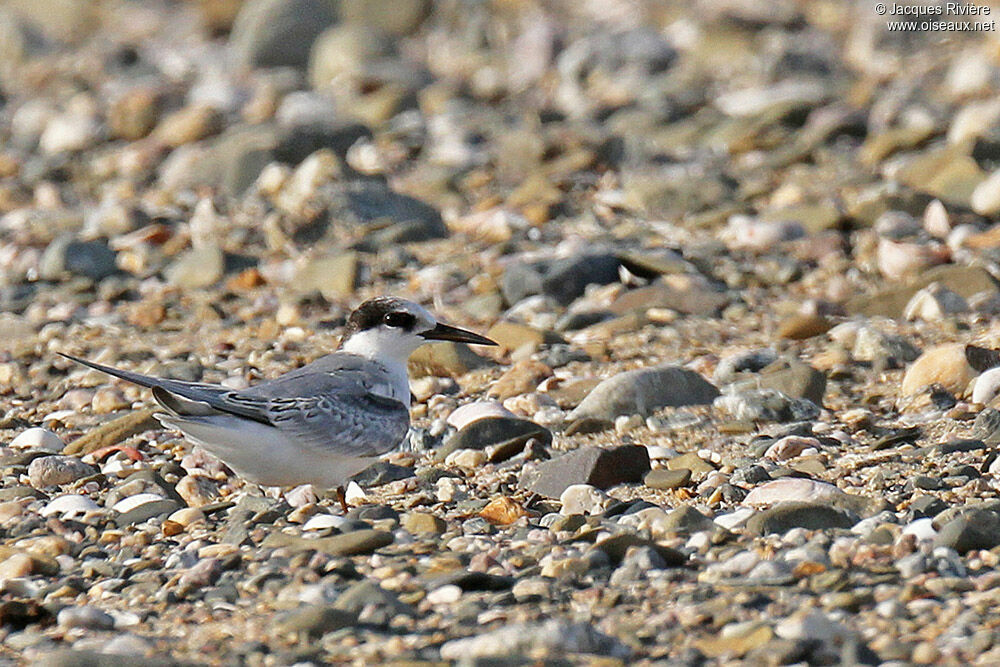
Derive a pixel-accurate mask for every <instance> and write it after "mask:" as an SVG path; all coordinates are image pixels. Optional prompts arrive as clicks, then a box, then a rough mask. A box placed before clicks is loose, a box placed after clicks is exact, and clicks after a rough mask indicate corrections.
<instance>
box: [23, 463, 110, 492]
mask: <svg viewBox="0 0 1000 667" xmlns="http://www.w3.org/2000/svg"><path fill="white" fill-rule="evenodd" d="M96 472H97V469H96V468H94V467H93V466H91V465H87V464H86V463H84V462H83V461H81V460H80V459H78V458H76V457H75V456H43V457H41V458H37V459H34V460H33V461H32V462H31V463H30V464H29V465H28V478H29V479H30V480H31V485H32V486H33V487H35V488H36V489H44V488H46V487H50V486H56V485H60V484H70V483H72V482H75V481H76V480H78V479H81V478H83V477H89V476H90V475H93V474H94V473H96Z"/></svg>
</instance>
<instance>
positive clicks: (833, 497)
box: [743, 477, 869, 514]
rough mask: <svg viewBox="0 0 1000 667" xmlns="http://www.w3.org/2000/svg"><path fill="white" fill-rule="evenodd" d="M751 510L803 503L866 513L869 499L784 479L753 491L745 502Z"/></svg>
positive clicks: (806, 481)
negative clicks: (779, 504)
mask: <svg viewBox="0 0 1000 667" xmlns="http://www.w3.org/2000/svg"><path fill="white" fill-rule="evenodd" d="M743 502H744V504H746V505H751V506H763V505H775V504H778V503H783V502H803V503H812V504H825V505H830V506H835V507H843V508H846V509H849V510H851V511H853V512H857V513H859V514H860V513H863V512H864V511H865V508H866V507H867V506H868V505H869V502H868V499H866V498H863V497H860V496H853V495H851V494H848V493H845V492H844V491H842V490H840V489H839V488H837V487H836V486H834V485H833V484H830V483H828V482H818V481H816V480H813V479H806V478H802V477H783V478H781V479H776V480H774V481H771V482H767V483H765V484H761V485H760V486H758V487H756V488H754V489H752V490H751V491H750V493H748V494H747V496H746V498H744V499H743Z"/></svg>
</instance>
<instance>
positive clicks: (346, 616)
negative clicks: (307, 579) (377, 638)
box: [277, 605, 358, 637]
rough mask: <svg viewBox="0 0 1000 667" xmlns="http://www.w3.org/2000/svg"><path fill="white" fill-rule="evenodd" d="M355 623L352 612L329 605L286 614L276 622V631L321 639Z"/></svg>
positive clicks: (354, 616) (309, 607)
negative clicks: (329, 633)
mask: <svg viewBox="0 0 1000 667" xmlns="http://www.w3.org/2000/svg"><path fill="white" fill-rule="evenodd" d="M357 622H358V617H357V614H354V613H352V612H349V611H344V610H343V609H337V608H336V607H333V606H331V605H310V606H307V607H302V608H300V609H296V610H295V611H293V612H290V613H289V614H287V615H286V616H285V617H284V618H283V619H281V620H280V621H278V625H277V629H278V631H279V632H282V633H302V634H305V635H308V636H310V637H322V636H323V635H325V634H326V633H328V632H333V631H334V630H339V629H341V628H349V627H353V626H354V625H356V624H357Z"/></svg>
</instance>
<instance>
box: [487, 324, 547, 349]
mask: <svg viewBox="0 0 1000 667" xmlns="http://www.w3.org/2000/svg"><path fill="white" fill-rule="evenodd" d="M486 337H487V338H490V339H492V340H494V341H496V342H497V344H499V345H500V347H502V348H503V349H505V350H509V351H514V350H520V349H521V348H529V349H533V350H536V349H538V348H540V347H541V346H543V345H555V344H565V343H566V341H565V340H564V339H563V337H562V336H560V335H559V334H557V333H555V332H554V331H543V330H541V329H536V328H535V327H531V326H528V325H527V324H518V323H517V322H498V323H497V324H494V325H493V326H492V327H490V330H489V331H488V332H486Z"/></svg>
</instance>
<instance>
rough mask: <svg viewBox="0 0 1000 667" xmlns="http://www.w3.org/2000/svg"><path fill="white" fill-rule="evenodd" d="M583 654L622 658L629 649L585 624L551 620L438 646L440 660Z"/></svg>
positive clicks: (508, 627)
mask: <svg viewBox="0 0 1000 667" xmlns="http://www.w3.org/2000/svg"><path fill="white" fill-rule="evenodd" d="M538 653H544V654H549V655H563V654H575V653H580V654H585V655H606V656H611V657H617V658H625V657H627V656H628V655H629V654H630V651H629V649H628V648H627V647H626V646H624V645H623V644H621V643H620V642H618V640H616V639H614V638H613V637H609V636H607V635H605V634H602V633H601V632H599V631H598V630H596V629H595V628H593V627H591V626H590V625H588V624H586V623H570V622H568V621H565V620H559V619H551V620H545V621H542V622H540V623H532V624H520V623H515V624H510V625H506V626H503V627H501V628H499V629H497V630H491V631H487V632H484V633H481V634H479V635H477V636H473V637H465V638H463V639H452V640H450V641H447V642H445V643H444V644H443V645H442V646H441V658H443V659H444V660H468V659H475V658H506V657H509V656H511V655H535V654H538Z"/></svg>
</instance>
